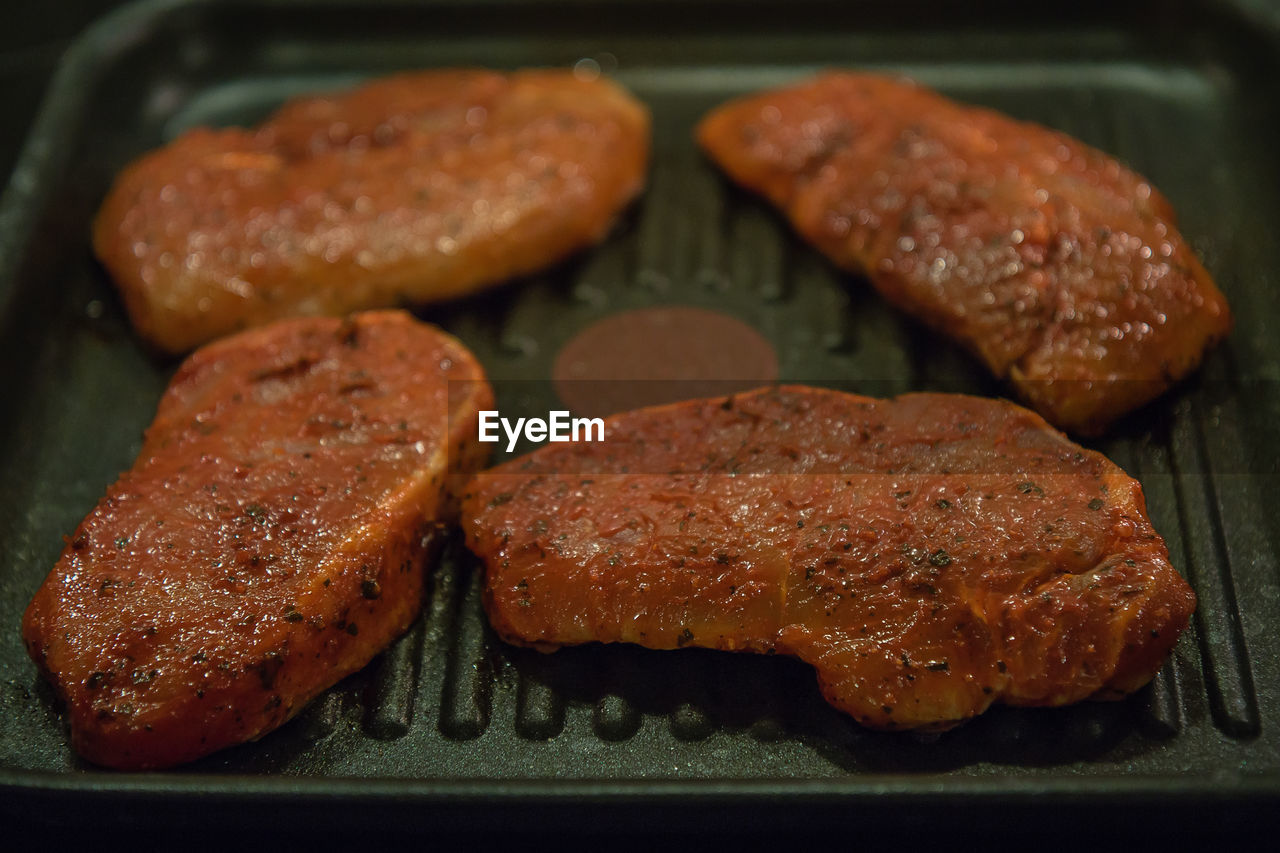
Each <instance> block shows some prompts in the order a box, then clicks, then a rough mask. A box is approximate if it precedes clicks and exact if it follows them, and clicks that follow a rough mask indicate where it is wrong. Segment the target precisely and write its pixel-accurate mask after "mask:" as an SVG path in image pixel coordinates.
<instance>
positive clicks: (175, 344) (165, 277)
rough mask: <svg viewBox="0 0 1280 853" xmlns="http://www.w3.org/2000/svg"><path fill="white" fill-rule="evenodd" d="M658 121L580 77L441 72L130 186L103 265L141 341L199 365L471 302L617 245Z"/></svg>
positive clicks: (189, 150) (132, 169)
mask: <svg viewBox="0 0 1280 853" xmlns="http://www.w3.org/2000/svg"><path fill="white" fill-rule="evenodd" d="M648 152H649V116H648V113H647V111H646V110H645V108H644V107H643V106H642V105H641V104H640V103H639V102H637V101H636V100H635V99H633V98H632V97H631V96H630V95H628V94H627V93H626V92H624V91H623V90H622V89H621V88H620V87H618V86H616V85H614V84H613V83H610V82H608V81H606V80H595V81H586V80H580V79H578V78H576V77H574V75H573V74H571V73H569V72H563V71H523V72H517V73H513V74H499V73H496V72H489V71H479V70H476V71H459V70H444V71H427V72H419V73H413V74H403V75H399V76H394V77H389V78H385V79H382V80H378V81H375V82H372V83H369V84H367V85H365V86H362V87H360V88H358V89H355V90H353V91H351V92H349V93H345V94H342V95H337V96H333V97H315V98H303V99H299V100H295V101H292V102H290V103H288V104H286V105H285V106H284V107H283V108H281V109H280V110H279V111H278V112H277V113H276V114H275V115H273V116H272V117H271V118H270V119H269V120H268V121H266V122H265V123H264V124H262V125H260V126H259V127H258V128H256V129H253V130H245V129H238V128H236V129H225V130H208V129H198V130H192V131H190V132H188V133H185V134H183V135H182V136H180V137H179V138H178V139H176V140H175V141H174V142H172V143H170V144H169V145H166V146H165V147H164V148H161V149H159V150H157V151H154V152H152V153H150V154H147V155H146V156H144V157H142V158H140V159H139V160H138V161H136V162H135V163H133V164H131V165H130V166H128V167H127V168H126V169H125V170H124V171H123V172H122V173H121V175H120V176H119V178H118V179H117V180H116V183H115V186H114V187H113V188H112V190H111V192H110V194H109V195H108V196H107V199H106V201H105V202H104V203H103V205H102V209H101V211H100V212H99V214H98V218H97V221H96V223H95V226H94V247H95V250H96V252H97V254H98V257H99V258H100V259H101V260H102V262H103V264H105V266H106V267H107V269H108V270H109V271H110V272H111V275H112V276H113V278H114V279H115V280H116V282H117V284H118V285H119V287H120V291H121V293H122V294H123V296H124V301H125V305H126V306H127V308H128V310H129V314H130V317H131V318H132V320H133V324H134V326H135V328H136V329H137V330H138V332H139V334H141V335H142V336H143V337H144V338H146V339H147V340H149V341H151V342H152V343H153V344H155V345H157V346H159V347H161V348H162V349H165V350H169V351H173V352H181V351H184V350H187V349H190V348H191V347H193V346H196V345H198V344H200V343H203V342H205V341H208V340H211V339H213V338H216V337H218V336H220V335H224V334H227V333H229V332H232V331H236V330H238V329H241V328H244V327H246V326H250V325H257V324H261V323H263V322H267V321H269V320H273V319H277V318H280V317H284V316H289V315H297V314H334V315H336V314H343V313H346V312H348V311H353V310H360V309H365V308H379V307H389V306H393V305H397V304H402V303H406V302H429V301H436V300H440V299H447V298H452V297H455V296H460V295H463V294H466V293H470V292H473V291H475V290H478V289H480V288H483V287H487V286H489V285H492V284H496V283H498V282H502V281H505V280H507V279H510V278H512V277H515V276H519V275H523V274H527V273H531V272H534V271H536V270H538V269H541V268H542V267H545V266H547V265H549V264H552V263H555V262H556V261H559V260H561V259H562V258H564V257H566V256H567V255H569V254H570V253H572V252H574V251H576V250H578V249H581V248H583V247H585V246H588V245H590V244H592V243H595V242H597V241H598V240H600V239H601V238H602V237H603V236H604V235H605V233H606V231H607V230H608V229H609V227H610V225H611V223H612V222H613V220H614V219H615V218H616V216H617V214H618V213H619V211H620V210H621V209H622V208H623V207H624V206H625V205H626V204H627V202H629V201H630V200H631V199H632V198H633V197H634V196H635V195H636V194H637V193H638V192H639V191H640V189H641V187H642V185H643V183H644V172H645V167H646V163H647V159H648Z"/></svg>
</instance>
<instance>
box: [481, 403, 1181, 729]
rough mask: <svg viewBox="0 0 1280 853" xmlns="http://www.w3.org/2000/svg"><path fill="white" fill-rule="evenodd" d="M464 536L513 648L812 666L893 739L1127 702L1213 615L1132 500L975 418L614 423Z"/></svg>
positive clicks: (1041, 430) (1113, 478)
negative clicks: (621, 649)
mask: <svg viewBox="0 0 1280 853" xmlns="http://www.w3.org/2000/svg"><path fill="white" fill-rule="evenodd" d="M463 524H464V527H465V530H466V534H467V541H468V544H469V545H470V547H471V549H472V550H473V551H475V553H476V554H478V555H479V556H480V557H481V558H482V559H483V561H484V564H485V567H486V579H485V589H486V606H487V609H488V614H489V618H490V620H491V622H492V623H493V626H494V627H495V628H496V629H497V631H498V633H499V634H500V635H501V636H502V637H503V638H505V639H506V640H508V641H510V642H513V643H519V644H525V645H532V646H535V647H538V648H542V649H553V648H556V647H558V646H562V645H569V644H575V643H588V642H596V641H598V642H606V643H609V642H628V643H637V644H640V645H643V646H648V647H650V648H655V649H674V648H679V647H684V646H701V647H705V648H712V649H728V650H736V651H751V652H763V653H772V652H779V653H785V654H790V655H795V656H796V657H798V658H800V659H801V660H803V661H805V662H806V663H809V664H811V665H812V666H813V667H814V668H815V669H816V670H817V672H818V679H819V681H820V683H821V685H822V689H823V692H824V693H825V695H826V697H827V699H828V700H829V701H830V702H831V703H832V704H833V705H835V706H836V707H838V708H840V709H841V710H843V711H845V712H847V713H848V714H850V715H852V716H853V717H854V718H855V719H856V720H858V721H859V722H861V723H863V724H865V725H868V726H872V727H875V728H882V729H911V728H920V727H945V726H949V725H952V724H955V723H957V722H959V721H962V720H965V719H968V718H970V717H973V716H975V715H976V714H980V713H982V712H983V711H984V710H986V708H987V707H989V706H990V705H991V704H992V703H994V702H1005V703H1009V704H1014V705H1063V704H1067V703H1070V702H1076V701H1079V700H1081V699H1086V698H1090V697H1099V698H1106V697H1115V696H1119V695H1122V694H1125V693H1128V692H1131V691H1133V690H1136V689H1138V688H1139V687H1141V686H1142V685H1143V684H1145V683H1146V682H1147V681H1148V680H1149V679H1150V678H1151V677H1152V676H1153V675H1154V674H1155V672H1156V670H1157V669H1158V668H1159V667H1160V665H1161V663H1162V662H1163V660H1164V658H1165V657H1166V655H1167V654H1168V653H1169V650H1170V648H1171V647H1172V646H1173V644H1174V641H1175V640H1176V639H1177V638H1178V634H1179V633H1180V632H1181V631H1182V630H1183V628H1185V627H1186V625H1187V619H1188V616H1189V615H1190V613H1191V612H1192V610H1193V608H1194V606H1195V596H1194V594H1193V593H1192V591H1191V589H1190V588H1189V587H1188V586H1187V584H1186V582H1185V581H1184V580H1183V579H1182V578H1181V577H1180V576H1179V575H1178V573H1177V572H1176V571H1174V569H1173V568H1172V567H1171V566H1170V565H1169V560H1168V552H1167V550H1166V548H1165V545H1164V542H1163V541H1162V540H1161V539H1160V537H1159V536H1158V535H1157V534H1156V532H1155V531H1154V530H1152V528H1151V523H1150V522H1149V521H1148V520H1147V517H1146V514H1145V512H1144V504H1143V497H1142V490H1141V487H1140V486H1139V485H1138V483H1137V482H1136V481H1134V480H1133V479H1132V478H1130V477H1128V476H1126V475H1125V473H1124V472H1123V471H1121V470H1120V469H1119V468H1117V467H1116V466H1115V465H1113V464H1112V463H1111V462H1109V461H1107V459H1105V458H1104V457H1102V456H1100V455H1098V454H1097V453H1094V452H1091V451H1088V450H1084V449H1082V448H1080V447H1079V446H1077V445H1075V444H1073V443H1072V442H1070V441H1068V440H1067V439H1066V438H1064V437H1063V436H1062V434H1060V433H1058V432H1056V431H1055V430H1053V429H1052V428H1050V427H1049V426H1048V425H1046V424H1045V422H1044V421H1043V420H1042V419H1041V418H1040V417H1038V416H1037V415H1035V414H1033V413H1031V412H1029V411H1027V410H1025V409H1022V408H1020V407H1018V406H1015V405H1012V404H1010V403H1005V402H1001V401H996V400H985V399H978V398H974V397H965V396H959V395H946V394H912V395H908V396H905V397H901V398H898V399H896V400H874V399H869V398H866V397H858V396H853V395H850V394H845V393H840V392H836V391H826V390H819V389H814V388H803V387H784V388H774V389H766V390H760V391H753V392H750V393H747V394H742V395H739V396H734V397H728V398H720V399H710V400H695V401H692V402H687V403H678V404H674V405H669V406H662V407H656V408H649V409H640V410H637V411H633V412H628V413H625V414H620V415H617V416H614V417H613V418H610V419H608V420H607V421H606V424H605V441H604V442H602V443H590V444H588V443H582V444H570V445H563V444H562V445H548V446H547V447H545V448H543V449H540V450H538V451H536V452H534V453H532V454H530V455H528V456H526V457H524V458H520V459H516V460H513V461H511V462H509V463H507V464H504V465H502V466H500V467H497V468H494V469H492V470H490V471H486V472H483V473H481V474H478V475H477V476H476V477H475V478H474V479H473V480H472V482H471V483H470V485H469V486H468V487H467V493H466V495H465V496H464V499H463Z"/></svg>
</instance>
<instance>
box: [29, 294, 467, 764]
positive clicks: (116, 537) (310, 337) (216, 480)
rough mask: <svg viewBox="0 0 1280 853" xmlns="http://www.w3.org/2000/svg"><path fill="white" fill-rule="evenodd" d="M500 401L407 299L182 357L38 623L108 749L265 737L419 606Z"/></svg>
mask: <svg viewBox="0 0 1280 853" xmlns="http://www.w3.org/2000/svg"><path fill="white" fill-rule="evenodd" d="M490 405H492V397H491V392H490V390H489V386H488V383H487V382H486V380H485V378H484V374H483V372H482V371H481V369H480V366H479V365H478V364H477V363H476V361H475V360H474V359H473V358H472V356H471V354H470V353H468V352H467V350H466V349H464V348H463V346H462V345H461V344H460V343H458V342H457V341H456V340H454V339H453V338H451V337H449V336H448V335H445V334H443V333H441V332H440V331H438V330H436V329H435V328H433V327H431V326H427V325H425V324H422V323H419V322H417V321H415V320H413V319H412V318H411V317H409V316H408V315H406V314H403V313H401V312H397V311H388V312H371V313H366V314H360V315H355V316H354V317H351V318H348V319H345V320H340V319H336V318H301V319H291V320H283V321H280V322H278V323H275V324H273V325H270V326H265V327H263V328H261V329H254V330H251V331H249V332H244V333H242V334H240V335H237V336H234V337H231V338H226V339H224V340H221V341H219V342H217V343H215V344H211V345H209V346H207V347H205V348H203V349H201V350H199V351H197V352H196V353H194V354H193V355H191V356H190V357H189V358H188V359H187V360H186V362H185V363H184V364H183V365H182V366H181V367H180V368H179V370H178V372H177V375H176V376H175V377H174V379H173V381H172V383H171V384H170V385H169V388H168V390H167V391H166V392H165V394H164V397H163V398H162V399H161V401H160V406H159V409H158V411H157V413H156V417H155V420H154V421H153V422H152V424H151V426H150V428H149V429H148V430H147V433H146V437H145V440H144V443H143V447H142V451H141V453H140V454H139V456H138V459H137V461H136V462H135V463H134V465H133V467H132V468H131V469H130V470H128V471H126V472H125V473H124V474H122V475H121V476H120V479H119V480H117V481H116V483H115V484H114V485H112V486H111V487H110V488H109V489H108V490H107V493H106V495H105V496H104V497H103V498H102V499H101V500H100V501H99V502H98V505H97V507H96V508H95V509H94V510H93V512H91V513H90V514H89V516H88V517H87V518H86V519H85V520H84V521H83V522H82V523H81V524H80V526H79V527H78V528H77V529H76V531H75V533H73V534H72V535H71V537H70V538H69V539H68V540H67V545H66V547H65V548H64V550H63V552H62V556H61V558H60V559H59V560H58V563H57V565H56V566H55V567H54V569H53V571H52V572H51V573H50V574H49V576H48V578H47V579H46V580H45V582H44V584H43V585H42V586H41V587H40V589H39V591H38V592H36V594H35V597H34V599H33V600H32V602H31V604H30V605H29V606H28V608H27V611H26V614H25V617H24V619H23V624H22V633H23V639H24V641H25V643H26V646H27V650H28V651H29V653H30V655H31V657H32V659H33V660H35V662H36V663H37V664H38V666H39V667H40V669H41V671H42V672H43V673H44V674H45V676H46V677H47V678H48V679H49V680H50V682H51V683H52V684H53V685H54V688H55V690H56V691H57V693H58V694H59V695H60V696H61V697H63V698H64V699H65V700H66V703H67V710H68V715H69V717H70V722H71V738H72V743H73V745H74V747H75V748H76V750H77V751H78V752H79V753H80V754H81V755H83V756H84V757H85V758H87V759H89V760H90V761H92V762H94V763H97V764H102V765H106V766H109V767H118V768H132V769H141V768H158V767H166V766H169V765H173V764H178V763H181V762H184V761H189V760H191V759H194V758H197V757H199V756H202V755H205V754H207V753H210V752H213V751H215V750H217V749H221V748H223V747H226V746H230V745H233V744H237V743H241V742H243V741H247V740H252V739H255V738H258V737H260V736H262V735H263V734H265V733H267V732H269V731H271V730H272V729H274V728H276V727H277V726H279V725H280V724H281V723H283V722H285V721H286V720H288V719H289V718H290V717H291V716H293V715H294V714H295V713H297V712H298V711H299V710H300V709H301V708H302V707H303V705H304V704H305V703H306V702H307V701H308V700H310V699H311V698H312V697H314V696H315V695H316V694H318V693H319V692H320V691H322V690H324V689H325V688H327V687H329V686H330V685H332V684H334V683H336V682H337V681H339V680H340V679H341V678H343V677H344V676H346V675H348V674H349V673H351V672H354V671H355V670H357V669H359V668H360V667H362V666H364V665H365V664H366V663H368V662H369V660H370V659H371V658H372V657H373V656H374V655H376V654H377V653H378V652H379V651H381V650H382V649H383V648H384V647H386V646H387V644H388V643H390V642H391V641H392V640H393V639H394V638H395V637H396V636H398V635H399V634H400V633H402V632H403V631H404V630H405V628H406V627H408V625H409V624H410V623H411V622H412V621H413V620H414V618H415V617H416V616H417V615H418V611H419V609H420V607H421V590H422V584H423V573H424V569H423V565H422V562H423V560H422V558H423V549H424V547H425V544H424V540H425V538H426V537H427V536H428V535H429V533H430V531H431V530H432V528H433V526H434V525H436V524H438V523H440V522H442V521H449V520H452V519H453V518H454V517H455V516H456V512H457V502H456V499H455V498H454V497H453V496H454V495H456V493H457V491H458V490H457V488H456V486H457V485H459V484H460V483H461V482H463V481H464V479H465V478H466V477H468V476H469V475H470V474H471V473H472V472H473V471H474V470H475V468H476V467H477V465H478V463H479V462H480V461H481V457H480V456H479V455H478V453H479V451H478V448H479V447H480V445H477V444H476V438H475V437H476V423H477V412H478V410H479V409H481V408H485V407H488V406H490Z"/></svg>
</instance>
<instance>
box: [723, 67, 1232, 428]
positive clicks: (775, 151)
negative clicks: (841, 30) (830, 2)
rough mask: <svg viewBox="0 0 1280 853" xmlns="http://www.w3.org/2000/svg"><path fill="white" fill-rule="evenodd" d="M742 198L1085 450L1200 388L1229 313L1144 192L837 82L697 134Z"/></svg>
mask: <svg viewBox="0 0 1280 853" xmlns="http://www.w3.org/2000/svg"><path fill="white" fill-rule="evenodd" d="M698 139H699V141H700V142H701V144H702V146H703V147H704V148H705V149H706V150H707V152H708V153H709V154H710V155H711V157H712V158H713V159H714V160H715V161H716V162H717V163H718V164H719V165H720V166H721V167H722V168H723V169H724V170H725V171H726V172H727V173H728V174H729V176H730V177H732V178H733V179H734V180H735V181H737V182H738V183H741V184H742V185H743V186H746V187H748V188H750V189H752V190H755V191H757V192H760V193H762V194H764V195H765V196H766V197H767V198H769V199H770V200H771V201H773V202H774V203H775V204H776V205H778V206H779V207H780V208H781V209H782V210H783V211H784V212H785V213H786V215H787V217H788V218H789V219H790V221H791V223H792V225H793V226H795V228H796V229H797V230H798V231H799V232H800V234H801V235H802V236H803V237H804V238H805V239H807V240H808V241H810V242H811V243H812V244H813V245H814V246H816V247H817V248H818V249H820V250H821V251H822V252H823V253H825V254H826V255H827V256H828V257H829V258H830V259H831V260H832V261H834V262H835V263H836V264H837V265H839V266H841V267H844V268H845V269H848V270H852V271H856V272H861V273H865V274H866V275H867V276H868V277H869V278H870V279H871V282H872V283H873V284H874V285H875V287H876V289H877V290H879V291H880V293H881V294H882V295H883V296H884V297H885V298H886V299H888V300H889V301H891V302H893V303H895V304H896V305H898V306H899V307H900V308H902V309H904V310H906V311H908V312H910V313H911V314H913V315H915V316H917V317H919V318H920V319H922V320H924V321H925V322H926V323H928V324H930V325H931V326H933V327H934V328H937V329H939V330H941V331H943V332H945V333H947V334H949V335H951V336H952V337H954V338H955V339H956V340H958V341H960V342H961V343H962V344H964V345H965V346H966V347H967V348H969V349H970V350H972V351H973V352H974V353H976V354H977V355H978V356H979V357H980V358H981V359H982V361H983V362H985V363H986V365H987V367H988V368H989V369H990V370H991V371H992V372H994V373H995V374H996V375H998V376H1001V377H1004V378H1007V379H1008V380H1009V381H1010V382H1011V383H1012V384H1013V386H1014V387H1015V388H1016V389H1017V391H1018V393H1019V394H1021V396H1022V397H1023V399H1025V400H1026V401H1027V402H1028V403H1029V404H1030V405H1032V406H1033V407H1034V408H1036V409H1037V410H1039V411H1040V412H1041V413H1042V414H1043V415H1044V416H1045V417H1046V418H1048V419H1049V420H1050V421H1052V422H1053V423H1055V424H1057V425H1058V426H1060V427H1062V428H1064V429H1069V430H1075V431H1079V432H1081V433H1094V432H1097V431H1099V430H1101V429H1102V428H1104V427H1105V426H1106V425H1107V424H1108V423H1109V422H1110V421H1111V420H1113V419H1114V418H1116V417H1117V416H1119V415H1121V414H1123V413H1124V412H1126V411H1129V410H1130V409H1133V408H1135V407H1137V406H1139V405H1141V404H1143V403H1145V402H1147V401H1148V400H1150V399H1152V398H1154V397H1155V396H1157V395H1158V394H1160V393H1162V392H1163V391H1164V390H1165V389H1166V388H1167V387H1168V386H1169V385H1170V384H1171V383H1172V382H1174V381H1175V380H1177V379H1178V378H1180V377H1182V376H1184V375H1185V374H1187V373H1188V372H1190V371H1191V370H1193V369H1194V368H1195V367H1196V365H1197V364H1199V362H1200V359H1201V357H1202V355H1203V353H1204V352H1205V350H1206V349H1207V348H1208V347H1210V346H1212V345H1213V343H1214V342H1215V341H1217V340H1218V339H1219V338H1221V337H1223V336H1224V335H1225V334H1226V333H1227V331H1228V330H1229V329H1230V327H1231V315H1230V311H1229V310H1228V308H1227V303H1226V300H1225V299H1224V297H1223V295H1222V294H1221V293H1220V292H1219V291H1218V288H1217V287H1216V286H1215V285H1214V283H1213V280H1212V279H1211V278H1210V277H1209V274H1208V273H1207V272H1206V271H1205V269H1204V267H1203V266H1201V264H1200V262H1199V260H1197V258H1196V256H1195V254H1194V252H1193V251H1192V250H1191V248H1190V247H1189V246H1188V245H1187V243H1186V241H1185V240H1184V239H1183V237H1182V235H1181V234H1179V233H1178V229H1177V228H1176V227H1175V225H1174V214H1173V210H1172V208H1171V207H1170V206H1169V203H1168V202H1167V201H1166V200H1165V199H1164V197H1163V196H1161V195H1160V194H1159V193H1158V192H1157V191H1156V190H1155V189H1153V188H1152V187H1151V185H1150V184H1149V183H1148V182H1147V181H1146V180H1145V179H1144V178H1143V177H1142V176H1140V175H1137V174H1135V173H1134V172H1132V171H1130V170H1129V169H1127V168H1125V167H1124V166H1122V165H1121V164H1120V163H1118V162H1116V161H1115V160H1113V159H1112V158H1110V157H1108V156H1106V155H1105V154H1102V153H1101V152H1099V151H1096V150H1094V149H1092V148H1090V147H1088V146H1086V145H1084V144H1082V143H1080V142H1078V141H1076V140H1074V139H1071V138H1070V137H1068V136H1066V135H1064V134H1061V133H1057V132H1055V131H1052V130H1048V129H1046V128H1043V127H1039V126H1036V125H1033V124H1027V123H1024V122H1018V121H1014V120H1013V119H1010V118H1008V117H1006V116H1003V115H1000V114H998V113H995V112H992V111H990V110H984V109H978V108H975V107H968V106H962V105H960V104H957V103H954V102H952V101H949V100H947V99H945V98H943V97H941V96H940V95H937V94H935V93H933V92H931V91H929V90H927V89H924V88H922V87H919V86H915V85H912V84H911V83H908V82H902V81H897V80H892V79H888V78H884V77H877V76H874V75H867V74H844V73H829V74H825V75H822V76H820V77H817V78H815V79H813V80H811V81H809V82H806V83H803V84H801V85H798V86H795V87H793V88H788V89H782V90H778V91H773V92H767V93H764V94H759V95H755V96H752V97H748V98H744V99H741V100H738V101H735V102H732V103H730V104H727V105H725V106H722V107H720V108H719V109H717V110H715V111H714V112H712V113H711V114H710V115H709V116H707V117H706V118H705V119H704V120H703V122H702V124H701V125H700V127H699V128H698Z"/></svg>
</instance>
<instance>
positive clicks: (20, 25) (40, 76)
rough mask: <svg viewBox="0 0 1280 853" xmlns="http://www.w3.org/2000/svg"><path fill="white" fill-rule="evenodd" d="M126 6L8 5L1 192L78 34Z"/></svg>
mask: <svg viewBox="0 0 1280 853" xmlns="http://www.w3.org/2000/svg"><path fill="white" fill-rule="evenodd" d="M124 2H125V0H24V2H14V3H7V4H5V9H4V24H3V26H0V104H3V106H4V114H5V116H6V118H5V120H4V121H3V122H0V176H3V180H2V181H0V187H3V186H7V185H8V183H9V175H10V173H11V172H12V171H13V164H14V162H15V161H16V160H17V159H18V154H19V152H21V151H22V143H23V141H24V140H25V139H26V138H27V131H28V130H30V129H31V122H32V120H34V119H35V116H36V111H37V110H39V109H40V101H41V99H42V98H43V97H44V91H45V89H46V88H47V87H48V85H49V79H50V77H51V76H52V75H53V71H54V69H55V68H57V66H58V60H59V59H60V58H61V56H62V52H63V51H64V50H66V49H67V48H68V47H70V45H71V42H73V41H74V40H75V37H76V36H77V35H79V33H80V31H81V30H83V29H84V28H85V27H86V26H88V25H89V24H90V23H92V22H93V21H94V19H95V18H97V17H98V16H99V15H102V14H104V13H106V12H108V11H110V10H111V9H114V8H115V7H117V6H123V5H124Z"/></svg>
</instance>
